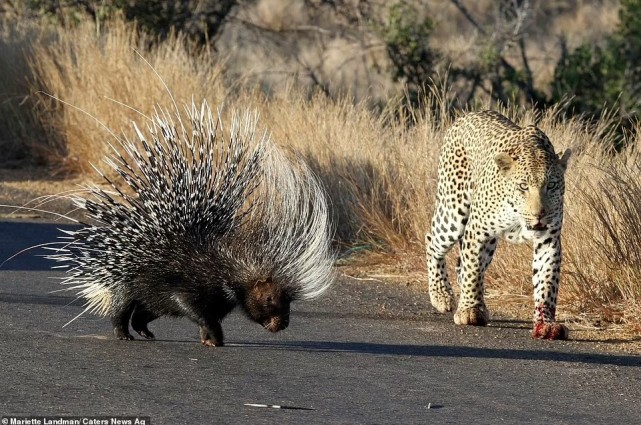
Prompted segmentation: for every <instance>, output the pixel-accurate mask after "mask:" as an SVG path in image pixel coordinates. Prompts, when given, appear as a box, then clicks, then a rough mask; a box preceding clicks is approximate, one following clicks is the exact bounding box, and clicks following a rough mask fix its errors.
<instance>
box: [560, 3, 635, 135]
mask: <svg viewBox="0 0 641 425" xmlns="http://www.w3.org/2000/svg"><path fill="white" fill-rule="evenodd" d="M619 19H620V22H619V24H618V26H617V28H616V29H615V31H614V32H613V33H612V34H611V35H609V36H608V37H606V38H605V39H604V40H603V41H602V42H601V43H599V44H598V45H590V44H584V45H582V46H579V47H578V48H576V49H575V50H573V51H572V52H566V53H564V54H563V55H562V57H561V59H560V61H559V63H558V64H557V66H556V69H555V78H554V85H553V87H552V100H553V101H555V102H556V101H559V100H561V99H563V98H566V99H569V106H570V108H571V110H572V111H573V112H577V113H583V114H586V115H588V116H595V117H599V116H601V115H602V113H603V112H604V110H605V108H608V109H612V108H616V109H618V111H619V114H620V117H621V119H622V120H623V124H624V125H626V122H628V123H629V122H631V121H635V120H637V119H638V118H639V113H640V111H641V109H640V108H641V90H640V89H641V0H621V10H620V12H619ZM628 125H629V124H628Z"/></svg>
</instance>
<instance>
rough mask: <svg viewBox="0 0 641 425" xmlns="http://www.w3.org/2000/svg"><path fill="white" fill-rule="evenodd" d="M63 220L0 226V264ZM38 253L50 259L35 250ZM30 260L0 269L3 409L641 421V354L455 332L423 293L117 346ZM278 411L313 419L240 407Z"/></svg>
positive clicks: (502, 325) (353, 290)
mask: <svg viewBox="0 0 641 425" xmlns="http://www.w3.org/2000/svg"><path fill="white" fill-rule="evenodd" d="M55 227H56V226H52V225H47V224H36V223H8V222H3V223H0V258H2V259H4V258H7V257H9V256H10V255H12V254H13V253H15V252H17V251H19V250H21V249H22V248H24V247H26V246H30V245H35V244H38V243H42V242H46V241H50V240H52V239H53V238H54V237H55V236H56V230H55ZM39 253H42V252H39ZM35 254H37V252H31V253H25V254H23V255H20V256H18V257H16V258H15V259H13V260H10V261H8V262H7V263H5V264H4V265H3V266H2V268H1V269H0V415H142V416H149V417H150V418H151V421H152V423H154V424H174V423H185V424H197V423H228V424H243V423H248V424H274V423H278V424H317V423H323V424H388V423H389V424H414V423H416V424H420V423H452V424H460V423H474V424H496V423H534V424H542V423H547V424H556V423H573V424H574V423H576V424H586V423H590V424H599V423H603V424H632V423H641V357H638V356H631V355H623V354H616V353H615V354H608V353H605V352H603V351H599V350H597V349H596V348H595V347H594V345H593V344H591V343H587V342H578V341H567V342H559V341H557V342H549V341H533V340H532V339H531V338H530V337H529V324H528V323H519V322H510V321H494V322H493V323H492V325H491V326H489V327H487V328H460V327H456V326H455V325H454V324H453V323H452V322H451V320H452V318H451V316H447V315H445V316H443V315H438V314H436V313H435V312H434V311H433V310H432V309H431V308H430V307H428V306H427V304H428V301H427V298H426V295H425V294H424V293H423V292H422V291H420V290H417V288H414V287H404V286H402V285H398V284H385V283H377V282H360V281H355V280H347V279H344V280H342V281H340V282H339V283H338V284H337V285H336V286H335V287H334V288H333V289H331V290H330V291H329V293H328V294H327V295H326V296H325V297H323V298H322V299H320V300H317V301H313V302H306V303H305V302H301V303H298V304H295V305H294V312H293V315H292V322H291V325H290V327H289V328H288V329H287V330H285V331H283V332H281V333H278V334H275V335H274V334H269V333H267V332H265V331H264V330H263V329H262V328H260V326H258V325H256V324H254V323H251V322H249V321H248V320H247V319H245V318H244V317H243V316H242V315H241V314H239V313H233V314H232V315H231V316H230V317H229V319H228V320H226V322H225V323H224V329H225V331H226V341H227V346H226V347H223V348H207V347H204V346H201V345H200V344H199V343H198V342H197V341H198V339H197V338H198V336H197V334H198V332H197V331H198V330H197V326H196V325H194V324H192V323H190V322H189V321H188V320H186V319H184V320H170V319H160V320H158V321H155V322H153V323H152V324H151V326H150V328H151V329H152V330H153V331H154V332H155V333H156V336H157V338H159V339H158V340H156V341H142V340H136V341H131V342H130V341H117V340H114V339H113V337H112V336H111V327H110V324H109V321H108V320H107V319H103V318H97V317H92V316H86V317H82V318H80V319H78V320H76V321H75V322H73V323H72V324H70V325H69V326H67V327H65V328H63V327H62V326H63V325H64V324H65V323H66V322H67V321H69V320H70V319H71V318H73V317H74V316H75V315H76V314H78V313H79V312H80V311H81V306H80V304H79V303H78V302H74V298H75V297H74V296H73V294H71V293H68V292H67V293H65V292H55V293H51V291H54V290H56V289H59V285H58V284H57V282H56V280H55V279H51V277H60V276H61V274H60V273H54V272H52V271H50V270H49V269H48V267H49V265H50V264H48V262H47V261H45V260H43V259H41V258H38V257H36V256H35ZM245 403H268V404H278V405H288V406H295V407H304V408H308V409H313V410H277V409H266V408H256V407H248V406H245V405H244V404H245Z"/></svg>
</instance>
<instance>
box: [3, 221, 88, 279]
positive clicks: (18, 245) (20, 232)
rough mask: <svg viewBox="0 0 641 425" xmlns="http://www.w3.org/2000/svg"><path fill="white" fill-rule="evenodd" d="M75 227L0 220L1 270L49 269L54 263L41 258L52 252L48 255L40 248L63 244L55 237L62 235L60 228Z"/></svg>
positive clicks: (74, 227) (68, 228)
mask: <svg viewBox="0 0 641 425" xmlns="http://www.w3.org/2000/svg"><path fill="white" fill-rule="evenodd" d="M78 228H79V226H76V225H68V224H62V223H60V224H50V223H30V222H24V223H23V222H10V221H0V264H2V266H1V267H0V270H25V271H39V270H51V266H55V265H56V264H55V263H54V262H53V261H48V260H46V259H44V258H42V257H43V255H46V254H51V253H52V252H51V251H49V252H47V251H45V250H43V249H42V248H41V247H40V246H41V245H42V244H49V246H52V247H60V246H62V245H63V244H64V243H62V242H61V241H60V240H59V239H58V236H64V234H63V233H62V232H61V231H60V230H59V229H65V230H76V229H78ZM12 257H13V258H12Z"/></svg>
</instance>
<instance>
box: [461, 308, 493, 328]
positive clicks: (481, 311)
mask: <svg viewBox="0 0 641 425" xmlns="http://www.w3.org/2000/svg"><path fill="white" fill-rule="evenodd" d="M489 320H490V313H489V312H488V311H487V308H485V307H484V306H482V307H479V306H477V307H468V308H463V309H461V308H459V309H458V310H456V313H454V323H456V324H457V325H470V326H485V325H487V322H488V321H489Z"/></svg>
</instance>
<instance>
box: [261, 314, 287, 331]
mask: <svg viewBox="0 0 641 425" xmlns="http://www.w3.org/2000/svg"><path fill="white" fill-rule="evenodd" d="M287 326H289V313H288V314H287V315H281V316H273V317H271V318H269V319H267V320H266V321H265V322H264V323H263V327H264V328H265V329H267V330H268V331H269V332H278V331H282V330H284V329H287Z"/></svg>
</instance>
